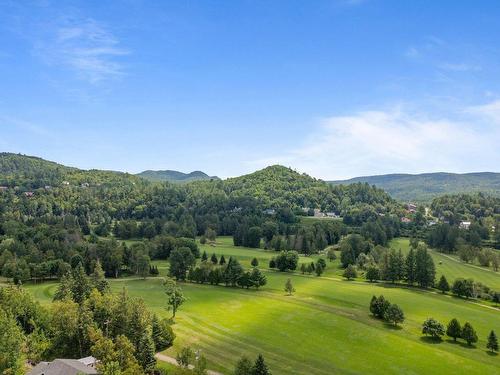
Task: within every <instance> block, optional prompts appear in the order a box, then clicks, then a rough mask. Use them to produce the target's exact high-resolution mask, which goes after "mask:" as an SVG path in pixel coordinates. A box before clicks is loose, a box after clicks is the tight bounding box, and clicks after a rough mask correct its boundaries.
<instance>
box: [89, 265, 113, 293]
mask: <svg viewBox="0 0 500 375" xmlns="http://www.w3.org/2000/svg"><path fill="white" fill-rule="evenodd" d="M91 282H92V287H94V288H96V289H97V290H98V291H99V292H100V293H101V294H104V293H105V292H106V291H108V290H109V285H108V282H107V281H106V278H105V277H104V271H103V270H102V266H101V262H100V261H99V259H98V260H97V262H96V264H95V266H94V272H92V275H91Z"/></svg>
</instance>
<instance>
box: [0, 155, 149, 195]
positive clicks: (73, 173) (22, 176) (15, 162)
mask: <svg viewBox="0 0 500 375" xmlns="http://www.w3.org/2000/svg"><path fill="white" fill-rule="evenodd" d="M142 181H143V180H142V179H140V178H139V177H136V176H133V175H131V174H128V173H123V172H115V171H103V170H97V169H92V170H83V169H78V168H73V167H68V166H65V165H62V164H58V163H56V162H53V161H48V160H45V159H42V158H39V157H36V156H28V155H22V154H14V153H9V152H2V153H0V185H1V186H8V187H15V186H18V187H21V188H24V189H37V188H42V187H45V186H59V185H61V184H63V183H64V182H67V183H69V184H71V185H80V184H110V185H116V184H131V183H141V182H142Z"/></svg>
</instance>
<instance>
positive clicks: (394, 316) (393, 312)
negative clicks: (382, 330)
mask: <svg viewBox="0 0 500 375" xmlns="http://www.w3.org/2000/svg"><path fill="white" fill-rule="evenodd" d="M384 319H385V320H386V321H388V322H389V323H393V324H394V325H395V326H397V325H398V323H403V322H404V320H405V315H404V313H403V310H401V308H400V307H399V306H398V305H396V304H392V305H390V306H389V307H388V308H387V310H386V311H385V313H384Z"/></svg>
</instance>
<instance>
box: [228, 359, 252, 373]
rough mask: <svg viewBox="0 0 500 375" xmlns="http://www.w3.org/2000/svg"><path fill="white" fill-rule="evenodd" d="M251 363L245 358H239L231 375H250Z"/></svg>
mask: <svg viewBox="0 0 500 375" xmlns="http://www.w3.org/2000/svg"><path fill="white" fill-rule="evenodd" d="M252 370H253V363H252V361H250V360H249V359H248V358H247V357H241V358H240V359H239V360H238V362H236V366H235V368H234V371H233V375H252Z"/></svg>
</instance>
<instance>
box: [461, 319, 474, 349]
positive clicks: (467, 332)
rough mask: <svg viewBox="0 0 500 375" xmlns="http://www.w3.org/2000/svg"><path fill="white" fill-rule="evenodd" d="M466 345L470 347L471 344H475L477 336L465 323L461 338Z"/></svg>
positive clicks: (470, 326) (468, 324) (467, 323)
mask: <svg viewBox="0 0 500 375" xmlns="http://www.w3.org/2000/svg"><path fill="white" fill-rule="evenodd" d="M461 337H462V338H463V339H464V340H465V341H466V342H467V345H469V346H471V345H472V344H473V343H475V342H477V334H476V331H475V330H474V328H473V327H472V325H471V324H470V323H469V322H466V323H465V324H464V326H463V327H462V336H461Z"/></svg>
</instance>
